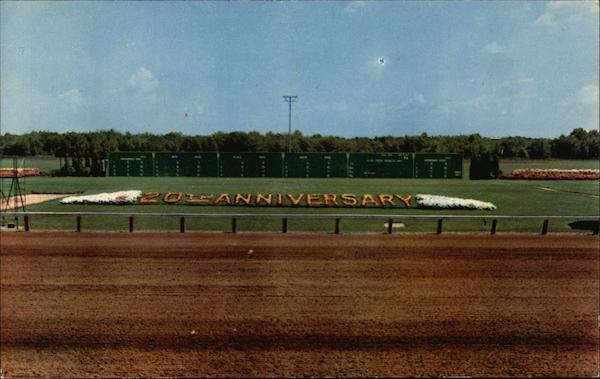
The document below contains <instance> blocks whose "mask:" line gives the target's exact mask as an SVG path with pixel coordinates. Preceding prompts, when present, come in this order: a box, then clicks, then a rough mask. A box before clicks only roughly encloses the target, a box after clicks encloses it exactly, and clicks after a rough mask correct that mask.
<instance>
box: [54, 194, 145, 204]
mask: <svg viewBox="0 0 600 379" xmlns="http://www.w3.org/2000/svg"><path fill="white" fill-rule="evenodd" d="M140 196H142V191H119V192H104V193H99V194H96V195H84V196H69V197H65V198H64V199H62V200H61V201H60V202H61V203H62V204H132V203H136V202H137V201H138V199H139V198H140Z"/></svg>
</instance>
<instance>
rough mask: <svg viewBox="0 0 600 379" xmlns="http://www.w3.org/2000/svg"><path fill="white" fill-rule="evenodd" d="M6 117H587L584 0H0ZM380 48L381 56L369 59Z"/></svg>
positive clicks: (303, 125) (138, 125)
mask: <svg viewBox="0 0 600 379" xmlns="http://www.w3.org/2000/svg"><path fill="white" fill-rule="evenodd" d="M0 12H1V13H0V28H1V30H0V39H1V40H0V42H1V43H0V46H1V47H0V49H1V50H0V53H1V56H0V58H1V73H0V74H1V98H0V101H1V103H0V105H1V127H2V132H3V133H6V132H10V133H23V132H27V131H31V130H52V131H59V132H64V131H70V130H74V131H89V130H98V129H110V128H114V129H116V130H120V131H130V132H143V131H149V132H154V133H167V132H170V131H181V132H183V133H185V134H203V135H204V134H211V133H214V132H216V131H234V130H242V131H251V130H256V131H259V132H262V133H265V132H268V131H272V132H287V128H288V113H287V112H288V108H287V104H286V103H285V102H284V101H283V99H282V96H283V95H297V96H298V97H299V99H298V100H299V101H298V102H297V103H294V106H293V111H292V126H293V128H294V129H298V130H300V131H302V133H304V134H308V135H310V134H316V133H319V134H323V135H341V136H346V137H352V136H377V135H405V134H408V135H414V134H420V133H422V132H426V133H428V134H430V135H440V134H444V135H445V134H452V135H454V134H470V133H480V134H482V135H484V136H507V135H524V136H549V137H554V136H558V135H560V134H567V133H569V132H570V131H571V130H572V129H573V128H576V127H582V128H585V129H588V130H589V129H595V128H598V123H599V120H598V109H599V104H598V101H599V100H598V97H599V95H598V81H599V78H598V71H599V67H598V64H599V62H598V56H599V51H598V49H599V48H598V46H599V41H598V34H599V30H598V18H599V16H598V4H597V3H596V2H575V1H569V2H525V1H509V2H479V1H475V2H466V1H465V2H462V1H454V2H441V1H436V2H413V1H407V2H404V1H396V2H388V1H373V2H369V1H367V2H360V1H356V2H342V1H336V2H333V1H332V2H304V1H298V2H194V1H186V2H143V1H142V2H8V1H2V2H0ZM380 58H383V59H380Z"/></svg>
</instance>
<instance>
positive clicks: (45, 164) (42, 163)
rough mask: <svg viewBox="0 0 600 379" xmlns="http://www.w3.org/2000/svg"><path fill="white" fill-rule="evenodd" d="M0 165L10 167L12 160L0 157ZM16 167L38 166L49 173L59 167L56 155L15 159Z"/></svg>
mask: <svg viewBox="0 0 600 379" xmlns="http://www.w3.org/2000/svg"><path fill="white" fill-rule="evenodd" d="M0 167H2V168H12V167H13V160H12V159H10V158H1V159H0ZM17 167H18V168H24V167H27V168H39V169H40V170H42V171H43V172H45V173H48V174H49V173H50V172H51V171H52V170H58V169H59V168H60V160H59V159H58V158H56V157H40V156H37V157H25V158H18V159H17Z"/></svg>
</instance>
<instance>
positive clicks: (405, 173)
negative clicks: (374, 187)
mask: <svg viewBox="0 0 600 379" xmlns="http://www.w3.org/2000/svg"><path fill="white" fill-rule="evenodd" d="M348 177H350V178H412V177H413V153H379V154H362V153H353V154H350V157H349V160H348Z"/></svg>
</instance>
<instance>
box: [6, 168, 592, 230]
mask: <svg viewBox="0 0 600 379" xmlns="http://www.w3.org/2000/svg"><path fill="white" fill-rule="evenodd" d="M573 163H574V162H573ZM576 166H577V167H581V165H576ZM552 167H556V166H555V165H554V166H552ZM7 184H8V183H5V184H4V185H5V186H6V185H7ZM23 187H24V188H25V192H27V193H32V192H34V193H83V194H95V193H99V192H112V191H122V190H141V191H143V192H150V191H157V192H161V193H165V192H170V191H171V192H184V193H196V194H220V193H229V194H235V193H253V194H256V193H262V194H266V193H274V194H275V193H283V194H286V193H291V194H300V193H304V194H309V193H315V194H324V193H335V194H341V193H350V194H356V195H361V194H365V193H368V194H372V195H377V194H394V193H396V194H400V195H413V196H414V195H416V194H419V193H423V194H436V195H445V196H455V197H462V198H473V199H477V200H482V201H489V202H492V203H494V204H495V205H496V206H497V209H496V210H494V211H468V210H431V209H427V210H425V209H418V208H408V209H407V208H404V207H399V208H393V209H392V208H343V207H339V208H335V207H331V208H292V207H248V206H223V205H222V206H207V205H195V206H194V205H167V204H156V205H121V206H117V205H63V204H60V203H59V201H58V200H54V201H49V202H46V203H41V204H35V205H30V206H27V210H28V211H49V212H65V211H67V212H88V211H89V212H98V211H99V212H122V213H124V215H123V216H102V217H86V218H84V220H83V223H82V226H83V230H121V231H126V230H128V215H127V214H128V213H132V212H135V213H138V212H141V213H150V212H151V213H213V214H230V213H304V214H311V213H318V214H378V215H399V216H400V217H398V219H394V222H396V223H398V224H403V225H396V227H394V228H393V230H394V233H402V232H435V230H436V221H435V220H427V221H422V220H418V221H415V220H402V217H401V216H402V215H409V214H410V215H475V216H479V215H486V216H492V215H530V216H551V215H556V216H590V217H594V216H595V217H596V218H597V217H598V209H599V195H600V190H599V188H598V181H525V180H486V181H470V180H466V179H463V180H452V179H446V180H443V179H442V180H436V179H274V178H266V179H263V178H140V177H135V178H134V177H104V178H78V177H54V178H52V177H28V178H25V180H24V183H23ZM230 222H231V221H230V219H228V218H222V219H221V218H218V219H200V218H192V219H188V220H186V229H187V230H190V231H194V230H215V231H218V230H220V231H226V230H229V228H230ZM569 222H571V221H570V220H560V221H559V220H552V221H551V222H550V232H578V231H577V230H573V229H571V228H570V227H569V226H568V225H567V224H568V223H569ZM20 224H21V225H22V220H20ZM541 224H542V222H541V220H535V221H514V220H513V221H511V220H506V221H505V220H500V221H499V222H498V227H497V231H498V232H499V233H501V232H539V231H540V230H541ZM31 227H32V230H36V229H37V230H40V229H50V230H52V229H56V230H73V229H74V228H75V217H73V216H69V217H67V216H65V217H60V218H57V217H50V216H32V219H31ZM333 227H334V220H333V219H331V220H329V219H328V220H315V219H312V220H311V219H290V220H289V221H288V230H289V232H294V231H322V232H332V231H333ZM134 229H135V230H166V231H177V230H179V219H178V218H176V217H173V218H153V217H136V219H135V222H134ZM237 230H238V231H280V230H281V220H277V219H275V220H272V219H252V220H247V219H240V220H238V221H237ZM341 230H342V232H358V231H361V232H384V231H385V230H386V225H384V221H383V220H377V221H376V220H342V223H341ZM489 230H490V221H489V220H484V219H481V218H476V219H473V220H445V221H444V231H445V232H482V233H483V232H489ZM580 232H584V233H589V231H580Z"/></svg>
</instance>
